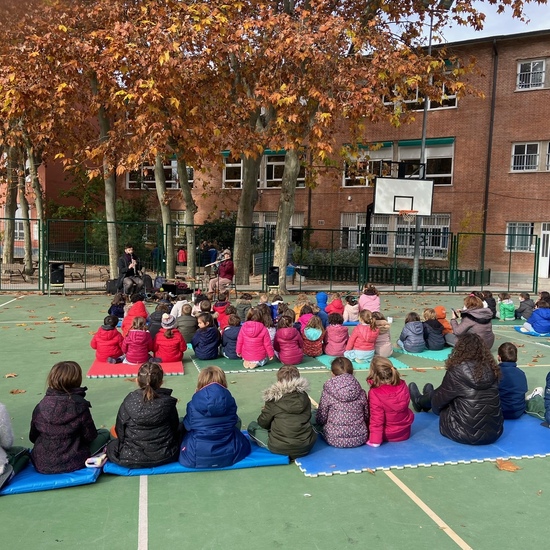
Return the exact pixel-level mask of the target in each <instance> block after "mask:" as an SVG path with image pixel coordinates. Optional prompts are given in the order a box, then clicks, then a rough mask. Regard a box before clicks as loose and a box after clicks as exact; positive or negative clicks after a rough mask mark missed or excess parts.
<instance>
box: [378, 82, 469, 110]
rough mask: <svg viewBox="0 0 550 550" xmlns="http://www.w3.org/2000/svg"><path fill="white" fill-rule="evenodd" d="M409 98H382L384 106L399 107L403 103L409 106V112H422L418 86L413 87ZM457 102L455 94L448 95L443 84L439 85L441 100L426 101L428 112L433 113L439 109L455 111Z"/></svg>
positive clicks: (422, 98) (422, 102)
mask: <svg viewBox="0 0 550 550" xmlns="http://www.w3.org/2000/svg"><path fill="white" fill-rule="evenodd" d="M409 98H411V99H393V100H388V99H386V98H385V97H384V99H383V101H384V105H392V104H393V105H395V106H397V105H400V104H402V103H404V104H405V105H409V107H408V110H409V111H423V110H424V96H420V93H419V91H418V84H416V85H415V87H414V89H413V88H411V90H410V95H409ZM457 104H458V100H457V97H456V94H448V93H447V89H446V87H445V84H442V85H441V98H440V99H439V100H436V99H429V100H428V110H429V111H435V110H441V109H456V107H457Z"/></svg>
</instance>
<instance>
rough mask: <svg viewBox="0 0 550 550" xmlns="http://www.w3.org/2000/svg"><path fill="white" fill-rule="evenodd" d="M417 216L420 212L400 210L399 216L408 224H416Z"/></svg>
mask: <svg viewBox="0 0 550 550" xmlns="http://www.w3.org/2000/svg"><path fill="white" fill-rule="evenodd" d="M417 214H418V210H399V215H400V216H401V217H402V218H403V220H404V221H406V222H408V223H411V222H414V221H415V220H416V215H417Z"/></svg>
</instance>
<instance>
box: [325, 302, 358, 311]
mask: <svg viewBox="0 0 550 550" xmlns="http://www.w3.org/2000/svg"><path fill="white" fill-rule="evenodd" d="M356 305H357V304H356ZM344 309H345V308H344V304H343V303H342V300H340V298H334V300H332V302H330V304H328V305H327V307H326V308H325V311H326V312H327V314H329V315H330V314H331V313H339V314H340V315H344ZM357 312H359V306H358V305H357Z"/></svg>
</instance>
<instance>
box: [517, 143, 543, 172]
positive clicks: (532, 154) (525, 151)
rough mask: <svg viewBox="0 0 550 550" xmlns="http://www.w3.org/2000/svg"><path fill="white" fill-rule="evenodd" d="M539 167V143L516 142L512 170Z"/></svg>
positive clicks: (535, 168) (519, 170)
mask: <svg viewBox="0 0 550 550" xmlns="http://www.w3.org/2000/svg"><path fill="white" fill-rule="evenodd" d="M538 167H539V144H538V143H515V144H514V146H513V149H512V171H514V172H521V171H524V170H537V169H538Z"/></svg>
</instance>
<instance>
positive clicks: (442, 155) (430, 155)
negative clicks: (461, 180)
mask: <svg viewBox="0 0 550 550" xmlns="http://www.w3.org/2000/svg"><path fill="white" fill-rule="evenodd" d="M435 159H450V160H451V171H450V172H435V173H434V172H430V165H431V164H432V163H431V162H430V161H432V160H435ZM399 160H408V161H417V163H418V169H417V170H416V173H415V174H407V177H410V178H411V179H419V178H420V147H399ZM454 165H455V162H454V143H452V144H448V145H428V146H426V177H425V179H428V180H433V182H434V185H437V186H441V187H448V186H450V185H453V171H454ZM411 166H414V165H413V164H411ZM442 178H443V179H445V180H447V181H448V183H442V182H441V179H442ZM438 180H439V182H438Z"/></svg>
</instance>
